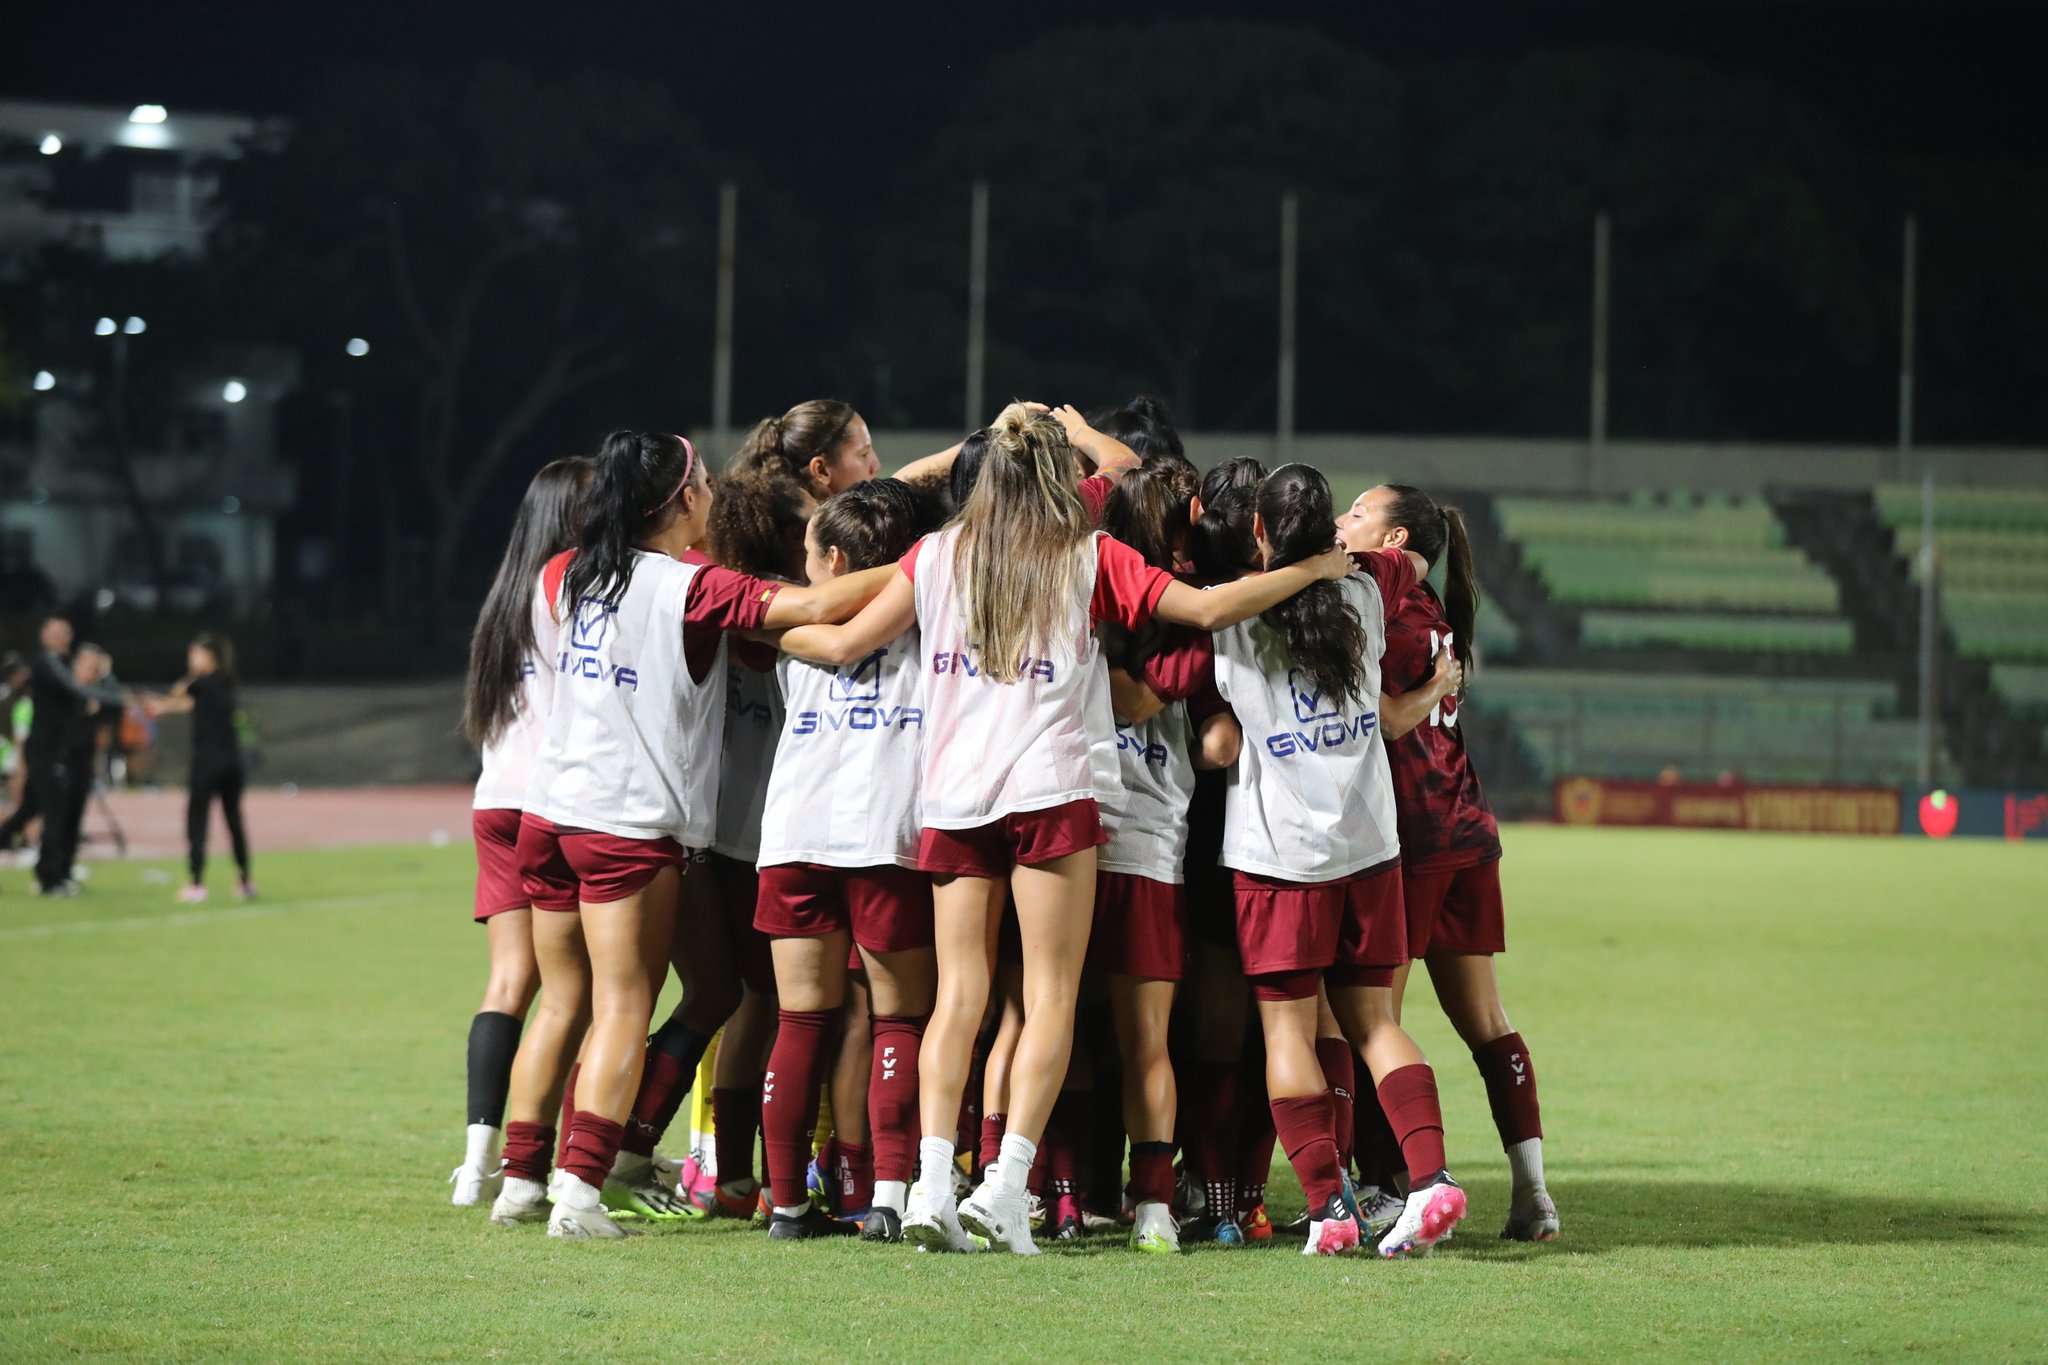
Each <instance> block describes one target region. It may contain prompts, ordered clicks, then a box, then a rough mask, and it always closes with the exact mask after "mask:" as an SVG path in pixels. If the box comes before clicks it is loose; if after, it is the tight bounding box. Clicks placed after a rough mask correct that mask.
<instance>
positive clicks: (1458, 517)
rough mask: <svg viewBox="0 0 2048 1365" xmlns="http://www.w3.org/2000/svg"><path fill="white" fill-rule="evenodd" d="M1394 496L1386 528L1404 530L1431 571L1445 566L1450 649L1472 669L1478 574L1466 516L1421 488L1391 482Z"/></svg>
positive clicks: (1461, 689)
mask: <svg viewBox="0 0 2048 1365" xmlns="http://www.w3.org/2000/svg"><path fill="white" fill-rule="evenodd" d="M1387 491H1388V492H1389V493H1391V494H1393V497H1392V498H1390V499H1388V501H1387V505H1386V513H1385V516H1386V523H1387V529H1389V530H1392V529H1393V528H1394V527H1396V526H1403V527H1406V528H1407V530H1408V547H1407V548H1409V549H1411V550H1413V551H1415V553H1417V554H1419V555H1421V556H1422V557H1423V558H1424V559H1426V560H1428V561H1429V566H1430V567H1431V568H1432V569H1433V568H1435V567H1436V566H1437V565H1438V564H1439V563H1441V564H1442V565H1443V566H1444V599H1443V600H1444V621H1445V623H1446V624H1447V625H1449V626H1450V628H1451V652H1452V653H1453V654H1455V655H1457V656H1458V662H1459V663H1461V664H1463V665H1464V666H1465V673H1466V675H1467V676H1468V677H1469V676H1470V675H1471V672H1472V643H1473V642H1472V628H1473V623H1474V621H1476V620H1477V618H1478V616H1479V575H1478V573H1477V572H1476V571H1475V569H1474V568H1473V564H1472V541H1471V538H1470V537H1469V536H1467V535H1466V534H1465V514H1464V513H1463V512H1460V511H1459V510H1458V509H1457V508H1455V507H1444V506H1440V505H1439V504H1438V503H1437V501H1436V500H1435V499H1434V498H1432V497H1430V496H1429V494H1427V493H1425V492H1423V491H1422V490H1421V489H1420V488H1414V487H1411V486H1410V485H1408V484H1405V483H1390V484H1388V485H1387ZM1464 694H1465V688H1464V685H1463V684H1460V685H1459V687H1458V695H1459V696H1461V697H1462V696H1463V695H1464Z"/></svg>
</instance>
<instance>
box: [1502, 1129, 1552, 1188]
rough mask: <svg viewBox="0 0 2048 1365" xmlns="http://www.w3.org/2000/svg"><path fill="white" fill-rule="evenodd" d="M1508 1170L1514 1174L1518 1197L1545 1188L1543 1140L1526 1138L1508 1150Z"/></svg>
mask: <svg viewBox="0 0 2048 1365" xmlns="http://www.w3.org/2000/svg"><path fill="white" fill-rule="evenodd" d="M1508 1169H1509V1170H1510V1171H1513V1172H1514V1175H1515V1185H1514V1190H1515V1194H1516V1195H1517V1196H1520V1195H1523V1194H1534V1193H1535V1192H1536V1191H1538V1190H1540V1189H1542V1188H1543V1139H1542V1138H1524V1139H1523V1140H1522V1141H1520V1142H1517V1143H1516V1144H1515V1145H1514V1146H1512V1147H1510V1148H1508Z"/></svg>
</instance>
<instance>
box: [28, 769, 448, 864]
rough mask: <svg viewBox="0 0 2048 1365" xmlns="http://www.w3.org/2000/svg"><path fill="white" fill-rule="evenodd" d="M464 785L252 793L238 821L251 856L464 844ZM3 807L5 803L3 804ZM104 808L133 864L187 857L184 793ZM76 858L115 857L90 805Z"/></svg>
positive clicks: (102, 818)
mask: <svg viewBox="0 0 2048 1365" xmlns="http://www.w3.org/2000/svg"><path fill="white" fill-rule="evenodd" d="M472 790H473V789H472V788H470V787H468V786H460V787H456V786H417V787H413V786H408V787H308V788H302V789H299V790H293V789H292V788H289V787H282V788H280V787H257V788H252V789H251V790H250V791H249V792H248V793H246V794H245V795H244V796H243V798H242V814H243V818H244V819H245V820H246V821H247V822H248V826H249V839H250V842H251V843H252V844H254V845H255V848H256V851H257V852H259V853H261V852H270V851H277V850H283V849H295V848H336V847H341V846H344V845H348V844H421V843H449V842H466V841H467V840H468V839H469V802H470V796H471V793H472ZM0 800H4V797H0ZM108 803H109V805H110V806H111V807H112V811H113V816H114V819H116V820H118V821H119V822H120V824H121V828H122V831H123V832H124V833H125V834H126V835H127V836H128V856H129V857H131V858H175V857H182V856H184V853H185V793H184V791H183V790H182V789H180V788H175V787H165V788H163V789H161V790H158V791H117V792H113V793H110V794H109V796H108ZM208 842H209V845H210V848H211V852H212V854H213V856H214V857H215V858H216V859H219V858H224V857H226V856H227V851H228V831H227V825H226V824H225V823H224V822H223V821H222V820H221V817H220V807H219V806H217V805H216V806H215V807H214V808H213V837H212V838H211V839H210V840H209V841H208ZM80 851H81V853H82V854H83V856H84V857H86V858H87V859H89V860H91V861H94V862H103V861H105V860H107V859H110V858H113V857H115V856H117V854H116V852H115V846H114V840H113V835H112V828H111V826H110V825H109V823H108V820H107V810H106V808H105V807H103V806H102V805H101V804H100V802H98V801H97V800H95V801H94V802H93V804H92V805H91V806H90V807H88V808H87V810H86V813H85V842H84V844H83V846H82V847H81V850H80Z"/></svg>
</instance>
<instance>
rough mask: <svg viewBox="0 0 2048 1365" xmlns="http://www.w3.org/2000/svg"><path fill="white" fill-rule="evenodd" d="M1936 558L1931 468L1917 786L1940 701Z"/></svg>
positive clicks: (1929, 775)
mask: <svg viewBox="0 0 2048 1365" xmlns="http://www.w3.org/2000/svg"><path fill="white" fill-rule="evenodd" d="M1939 562H1940V561H1939V559H1938V558H1937V557H1936V555H1935V553H1934V470H1933V469H1932V468H1931V467H1930V468H1928V469H1925V470H1923V471H1921V474H1920V734H1919V738H1920V746H1919V747H1920V755H1919V757H1920V765H1919V767H1920V785H1921V787H1923V788H1926V787H1931V786H1933V785H1934V713H1935V711H1936V710H1937V709H1938V708H1939V706H1940V704H1941V697H1940V688H1939V685H1938V679H1937V678H1936V677H1935V672H1934V660H1935V640H1936V636H1937V632H1939V631H1940V629H1941V611H1940V605H1941V603H1940V585H1939V584H1938V583H1937V582H1936V581H1935V571H1936V566H1937V565H1938V564H1939Z"/></svg>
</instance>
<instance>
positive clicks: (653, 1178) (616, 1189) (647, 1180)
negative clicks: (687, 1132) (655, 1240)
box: [598, 1152, 690, 1223]
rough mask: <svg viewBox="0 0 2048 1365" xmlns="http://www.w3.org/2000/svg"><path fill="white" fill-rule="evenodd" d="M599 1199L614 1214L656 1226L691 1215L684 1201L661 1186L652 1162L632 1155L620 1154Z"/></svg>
mask: <svg viewBox="0 0 2048 1365" xmlns="http://www.w3.org/2000/svg"><path fill="white" fill-rule="evenodd" d="M598 1199H599V1201H600V1202H601V1203H603V1205H604V1206H605V1207H606V1208H607V1209H609V1210H611V1211H612V1212H613V1213H616V1214H622V1215H625V1216H627V1217H631V1218H645V1219H647V1220H648V1221H650V1222H655V1223H672V1222H674V1221H675V1220H677V1219H678V1218H686V1217H688V1216H689V1211H690V1203H689V1201H688V1200H687V1199H684V1198H683V1197H682V1196H680V1195H678V1194H677V1193H676V1192H675V1191H674V1190H672V1189H670V1188H669V1187H668V1186H666V1185H664V1184H662V1183H661V1178H660V1177H659V1176H657V1175H656V1174H655V1173H654V1161H653V1159H652V1158H651V1157H644V1156H636V1155H634V1154H633V1153H631V1152H620V1153H619V1155H618V1157H617V1158H616V1159H614V1160H613V1162H612V1173H611V1177H610V1178H609V1179H607V1180H606V1181H605V1182H604V1188H603V1189H602V1190H600V1191H599V1192H598Z"/></svg>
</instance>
